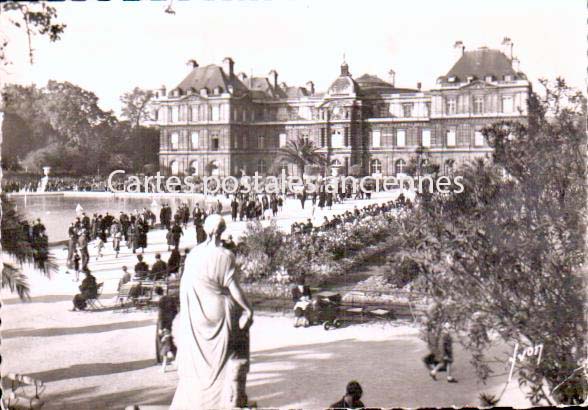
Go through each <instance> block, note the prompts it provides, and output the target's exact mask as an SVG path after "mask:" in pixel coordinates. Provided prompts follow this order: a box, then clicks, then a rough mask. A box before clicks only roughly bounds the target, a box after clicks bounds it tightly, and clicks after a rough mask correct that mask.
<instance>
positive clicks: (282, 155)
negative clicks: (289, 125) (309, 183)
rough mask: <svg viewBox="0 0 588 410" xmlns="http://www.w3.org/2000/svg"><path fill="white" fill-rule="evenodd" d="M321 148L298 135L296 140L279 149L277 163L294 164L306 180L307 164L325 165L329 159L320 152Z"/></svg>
mask: <svg viewBox="0 0 588 410" xmlns="http://www.w3.org/2000/svg"><path fill="white" fill-rule="evenodd" d="M318 150H319V148H318V147H317V146H315V145H314V143H313V142H312V141H310V140H308V139H305V138H302V137H298V139H297V140H296V141H288V143H287V144H286V145H285V146H283V147H282V148H280V149H279V150H278V155H277V157H276V160H275V162H274V163H275V164H280V163H282V162H287V163H290V164H294V165H296V166H297V167H298V169H299V170H300V177H301V178H302V179H303V180H304V167H305V166H306V165H319V166H325V165H326V163H327V160H326V158H325V156H324V155H323V154H321V153H320V152H318Z"/></svg>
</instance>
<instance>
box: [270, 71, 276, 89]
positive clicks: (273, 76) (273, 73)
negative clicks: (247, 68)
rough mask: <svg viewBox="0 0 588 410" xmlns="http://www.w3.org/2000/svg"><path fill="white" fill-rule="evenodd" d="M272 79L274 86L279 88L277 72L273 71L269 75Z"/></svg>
mask: <svg viewBox="0 0 588 410" xmlns="http://www.w3.org/2000/svg"><path fill="white" fill-rule="evenodd" d="M268 75H269V76H270V79H271V83H272V86H273V87H274V88H278V72H277V71H276V70H272V71H270V72H269V73H268Z"/></svg>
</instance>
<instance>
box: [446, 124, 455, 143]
mask: <svg viewBox="0 0 588 410" xmlns="http://www.w3.org/2000/svg"><path fill="white" fill-rule="evenodd" d="M447 146H448V147H455V128H451V129H449V130H447Z"/></svg>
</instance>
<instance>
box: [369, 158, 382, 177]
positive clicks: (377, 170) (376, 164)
mask: <svg viewBox="0 0 588 410" xmlns="http://www.w3.org/2000/svg"><path fill="white" fill-rule="evenodd" d="M370 171H371V173H372V174H381V173H382V162H381V161H380V160H379V159H372V161H371V162H370Z"/></svg>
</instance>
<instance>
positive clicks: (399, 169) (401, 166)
mask: <svg viewBox="0 0 588 410" xmlns="http://www.w3.org/2000/svg"><path fill="white" fill-rule="evenodd" d="M405 169H406V162H405V161H404V160H403V159H399V160H397V161H396V163H395V164H394V170H395V171H396V175H398V174H404V170H405Z"/></svg>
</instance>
